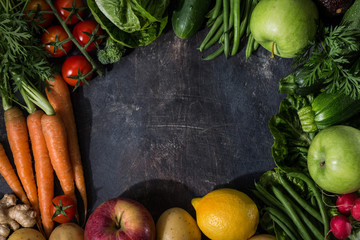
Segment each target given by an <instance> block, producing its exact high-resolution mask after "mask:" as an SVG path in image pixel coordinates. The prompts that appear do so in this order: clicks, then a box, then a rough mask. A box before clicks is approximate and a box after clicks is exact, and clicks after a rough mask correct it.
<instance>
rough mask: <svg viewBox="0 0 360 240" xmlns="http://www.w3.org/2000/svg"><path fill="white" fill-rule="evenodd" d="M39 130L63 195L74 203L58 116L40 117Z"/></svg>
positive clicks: (62, 129)
mask: <svg viewBox="0 0 360 240" xmlns="http://www.w3.org/2000/svg"><path fill="white" fill-rule="evenodd" d="M41 129H42V132H43V134H44V137H45V142H46V147H47V149H48V151H49V156H50V161H51V165H52V166H53V169H54V170H55V173H56V176H57V177H58V179H59V182H60V185H61V188H62V190H63V192H64V194H66V195H69V196H70V197H71V198H73V200H74V201H76V196H75V185H74V172H73V169H72V165H71V162H70V158H69V151H68V145H67V138H66V131H65V126H64V123H63V121H62V119H61V118H60V116H59V115H56V114H55V115H46V114H44V115H43V116H42V117H41Z"/></svg>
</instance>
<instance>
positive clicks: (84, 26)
mask: <svg viewBox="0 0 360 240" xmlns="http://www.w3.org/2000/svg"><path fill="white" fill-rule="evenodd" d="M97 26H98V24H97V23H96V22H95V21H93V20H85V21H83V22H79V23H77V24H76V25H75V27H74V29H73V32H72V33H73V35H74V37H75V39H76V40H77V41H78V42H79V43H80V45H81V46H85V45H86V44H87V43H88V41H89V39H90V36H91V35H92V33H93V32H94V31H95V29H96V27H97ZM102 34H103V30H102V29H101V28H100V26H98V29H97V31H96V33H95V36H96V37H99V36H100V35H102ZM89 35H90V36H89ZM101 40H102V39H101V38H96V42H97V44H100V43H101ZM95 48H96V46H95V44H94V42H92V43H90V45H89V46H88V47H87V48H86V51H91V50H93V49H95Z"/></svg>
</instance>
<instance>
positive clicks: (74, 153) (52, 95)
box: [46, 75, 87, 219]
mask: <svg viewBox="0 0 360 240" xmlns="http://www.w3.org/2000/svg"><path fill="white" fill-rule="evenodd" d="M54 77H55V80H54V81H51V82H49V83H50V85H51V86H50V91H49V90H48V89H46V95H47V98H48V101H49V102H50V104H51V106H52V107H53V108H54V110H55V112H56V114H59V115H60V117H61V118H62V120H63V122H64V125H65V129H66V133H67V140H68V147H69V156H70V161H71V164H72V167H73V171H74V178H75V184H76V188H77V189H78V191H79V193H80V195H81V198H82V200H83V203H84V215H85V217H84V219H86V214H87V195H86V185H85V178H84V170H83V166H82V161H81V154H80V148H79V142H78V136H77V130H76V123H75V117H74V111H73V106H72V103H71V98H70V92H69V88H68V85H67V84H66V83H65V81H64V80H63V78H62V77H61V76H60V75H55V76H54Z"/></svg>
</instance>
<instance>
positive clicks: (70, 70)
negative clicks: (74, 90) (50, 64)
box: [61, 55, 92, 87]
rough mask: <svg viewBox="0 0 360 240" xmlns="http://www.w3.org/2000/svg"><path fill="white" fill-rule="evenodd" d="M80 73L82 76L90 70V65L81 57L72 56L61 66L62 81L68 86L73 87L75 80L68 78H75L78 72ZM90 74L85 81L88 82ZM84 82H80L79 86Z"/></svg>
mask: <svg viewBox="0 0 360 240" xmlns="http://www.w3.org/2000/svg"><path fill="white" fill-rule="evenodd" d="M79 69H80V71H81V73H82V74H84V75H85V74H86V73H88V72H90V71H91V70H92V66H91V63H90V62H89V61H88V60H87V59H86V58H85V57H84V56H82V55H74V56H70V57H68V58H67V59H66V60H65V62H64V63H63V65H62V68H61V74H62V77H63V79H64V80H65V82H66V83H67V84H69V85H70V86H73V87H75V86H76V83H77V79H72V78H69V77H70V76H77V75H78V71H79ZM91 77H92V74H90V75H89V76H88V77H86V80H87V81H88V80H90V79H91ZM83 84H84V82H81V83H80V84H79V86H82V85H83Z"/></svg>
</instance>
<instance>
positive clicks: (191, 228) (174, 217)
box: [156, 208, 201, 240]
mask: <svg viewBox="0 0 360 240" xmlns="http://www.w3.org/2000/svg"><path fill="white" fill-rule="evenodd" d="M156 233H157V240H174V239H175V240H201V232H200V229H199V227H198V226H197V224H196V221H195V220H194V218H193V217H192V216H191V215H190V214H189V213H188V212H187V211H185V210H184V209H182V208H170V209H168V210H166V211H165V212H163V213H162V214H161V216H160V218H159V220H158V221H157V223H156Z"/></svg>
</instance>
